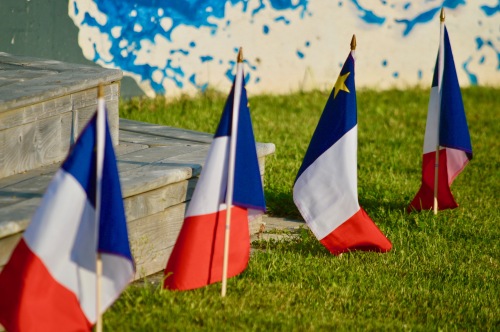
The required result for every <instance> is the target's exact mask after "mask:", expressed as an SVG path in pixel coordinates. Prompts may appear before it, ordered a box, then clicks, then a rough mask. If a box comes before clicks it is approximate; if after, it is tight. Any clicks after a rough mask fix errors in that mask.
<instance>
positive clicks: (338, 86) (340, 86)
mask: <svg viewBox="0 0 500 332" xmlns="http://www.w3.org/2000/svg"><path fill="white" fill-rule="evenodd" d="M350 73H351V72H348V73H346V74H344V75H339V78H337V82H335V86H334V89H335V92H334V94H333V98H334V99H335V98H336V97H337V94H338V93H339V91H340V90H342V91H345V92H350V91H349V89H348V88H347V86H346V85H345V80H346V79H347V77H348V76H349V74H350Z"/></svg>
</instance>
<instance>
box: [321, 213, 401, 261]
mask: <svg viewBox="0 0 500 332" xmlns="http://www.w3.org/2000/svg"><path fill="white" fill-rule="evenodd" d="M320 242H321V243H322V244H323V245H324V246H325V247H326V248H327V249H328V250H330V252H331V253H332V254H335V255H338V254H341V253H343V252H348V251H352V250H365V251H376V252H387V251H389V250H391V248H392V244H391V242H390V241H389V240H388V239H387V238H386V237H385V236H384V234H382V232H381V231H380V230H379V229H378V227H377V226H376V225H375V223H374V222H373V221H372V220H371V218H370V217H369V216H368V214H366V212H365V210H363V208H360V209H359V210H358V212H356V213H355V214H354V215H353V216H352V217H350V218H349V219H347V220H346V221H345V222H344V223H342V224H341V225H340V226H339V227H337V228H336V229H335V230H333V231H332V232H331V233H330V234H328V235H327V236H326V237H324V238H323V239H321V240H320Z"/></svg>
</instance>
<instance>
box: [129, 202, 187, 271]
mask: <svg viewBox="0 0 500 332" xmlns="http://www.w3.org/2000/svg"><path fill="white" fill-rule="evenodd" d="M185 209H186V204H184V203H183V204H178V205H175V206H172V207H170V208H168V209H166V210H164V211H162V212H159V213H157V214H154V215H150V216H147V217H144V218H141V219H136V220H134V221H132V222H130V223H128V233H129V239H130V246H131V249H132V255H133V257H134V260H135V264H136V276H135V278H136V279H139V278H141V277H144V276H147V275H149V274H152V273H156V272H158V271H161V270H163V269H165V267H166V264H167V260H168V257H169V255H170V251H171V250H172V247H173V245H174V244H175V241H176V239H177V236H178V234H179V232H180V228H181V226H182V222H183V221H184V214H185Z"/></svg>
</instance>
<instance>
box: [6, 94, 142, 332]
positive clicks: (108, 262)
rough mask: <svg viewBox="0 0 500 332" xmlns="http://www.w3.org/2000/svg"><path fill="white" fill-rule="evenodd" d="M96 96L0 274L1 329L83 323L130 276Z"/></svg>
mask: <svg viewBox="0 0 500 332" xmlns="http://www.w3.org/2000/svg"><path fill="white" fill-rule="evenodd" d="M98 103H99V107H100V108H101V110H99V111H98V113H99V112H101V114H100V116H101V118H100V119H99V120H98V117H99V116H98V115H95V116H94V117H93V118H92V119H91V120H90V122H89V124H88V125H87V127H86V128H85V129H84V130H83V131H82V133H81V135H80V137H79V139H78V140H77V142H76V143H75V145H74V146H73V147H72V149H71V151H70V153H69V155H68V157H67V159H66V160H65V161H64V163H63V164H62V166H61V168H60V169H59V170H58V171H57V173H56V174H55V176H54V178H53V179H52V182H51V183H50V184H49V187H48V188H47V191H46V193H45V195H44V197H43V199H42V202H41V204H40V207H39V208H38V210H37V211H36V213H35V215H34V216H33V219H32V221H31V224H30V225H29V226H28V228H27V229H26V231H25V233H24V234H23V237H22V238H21V240H20V242H19V244H18V245H17V247H16V248H15V249H14V252H13V253H12V256H11V257H10V260H9V262H8V263H7V265H6V266H5V268H4V269H3V271H2V272H1V274H0V294H1V296H0V323H1V324H2V325H3V326H4V327H5V328H6V329H7V331H85V330H90V329H91V327H92V325H94V324H95V323H96V320H97V316H99V315H100V314H102V312H104V311H105V310H106V309H107V308H108V307H109V306H110V305H111V304H112V303H113V302H114V301H115V300H116V299H117V298H118V296H119V295H120V293H121V292H122V291H123V289H124V288H125V287H126V286H127V284H128V283H129V282H130V281H131V280H132V278H133V276H134V273H135V268H134V263H133V259H132V255H131V252H130V246H129V242H128V233H127V225H126V220H125V212H124V208H123V200H122V194H121V188H120V181H119V177H118V169H117V166H116V158H115V153H114V150H113V144H112V141H111V135H110V132H109V126H108V124H107V119H106V115H105V111H104V107H105V106H104V99H102V98H101V99H99V101H98ZM99 121H103V123H102V124H98V122H99ZM99 128H101V129H99ZM99 130H102V133H101V134H100V135H99V138H97V132H98V131H99ZM101 138H102V139H103V142H99V143H98V142H97V140H99V139H101ZM99 155H100V156H101V157H98V156H99ZM98 160H100V163H101V164H100V165H98ZM96 179H100V180H98V181H96ZM99 184H100V190H97V187H98V186H99ZM99 192H100V194H99ZM99 207H100V208H99ZM96 210H97V212H98V213H97V214H96ZM98 253H99V254H100V256H101V260H102V276H101V284H102V287H101V292H100V300H99V301H98V299H97V298H96V294H97V291H96V285H97V280H96V279H97V278H96V260H97V255H98ZM98 302H100V307H101V310H100V311H99V312H98V311H97V306H98Z"/></svg>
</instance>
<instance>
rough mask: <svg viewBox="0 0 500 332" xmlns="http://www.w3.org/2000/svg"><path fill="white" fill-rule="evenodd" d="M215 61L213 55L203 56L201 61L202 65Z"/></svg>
mask: <svg viewBox="0 0 500 332" xmlns="http://www.w3.org/2000/svg"><path fill="white" fill-rule="evenodd" d="M213 60H214V57H213V56H211V55H203V56H200V61H201V62H202V63H204V62H209V61H213Z"/></svg>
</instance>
